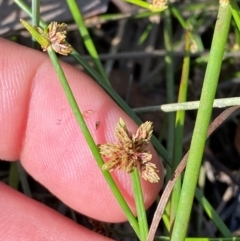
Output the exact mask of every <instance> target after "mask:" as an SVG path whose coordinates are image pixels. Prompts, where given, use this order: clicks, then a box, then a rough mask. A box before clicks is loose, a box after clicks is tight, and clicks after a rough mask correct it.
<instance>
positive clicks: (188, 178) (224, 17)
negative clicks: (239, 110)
mask: <svg viewBox="0 0 240 241" xmlns="http://www.w3.org/2000/svg"><path fill="white" fill-rule="evenodd" d="M230 20H231V11H230V6H229V5H227V6H226V5H221V4H220V7H219V11H218V16H217V22H216V25H215V29H214V35H213V40H212V45H211V50H210V54H209V60H208V65H207V69H206V73H205V77H204V83H203V88H202V94H201V98H200V106H199V110H198V114H197V119H196V123H195V128H194V132H193V138H192V142H191V146H190V151H189V157H188V162H187V166H186V171H185V175H184V179H183V185H182V191H181V196H180V201H179V206H178V211H177V215H176V219H175V223H174V227H173V231H172V237H171V241H183V240H184V239H185V237H186V233H187V228H188V222H189V218H190V213H191V207H192V204H193V198H194V193H195V189H196V184H197V180H198V175H199V170H200V165H201V160H202V156H203V151H204V146H205V141H206V136H207V130H208V125H209V122H210V117H211V114H212V104H213V100H214V97H215V93H216V89H217V84H218V78H219V75H220V70H221V65H222V59H223V55H224V50H225V45H226V40H227V36H228V31H229V26H230ZM186 207H187V208H186Z"/></svg>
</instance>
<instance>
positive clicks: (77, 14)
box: [66, 0, 110, 85]
mask: <svg viewBox="0 0 240 241" xmlns="http://www.w3.org/2000/svg"><path fill="white" fill-rule="evenodd" d="M66 2H67V4H68V7H69V9H70V12H71V13H72V16H73V18H74V21H75V22H76V24H77V26H78V29H79V32H80V34H81V36H82V38H83V41H84V44H85V47H86V48H87V50H88V52H89V54H90V56H91V57H92V60H93V62H94V64H95V66H96V69H97V70H98V72H99V73H100V75H101V76H102V78H103V79H104V81H106V83H108V84H109V85H110V82H109V80H108V78H107V75H106V73H105V71H104V69H103V66H102V63H101V61H100V59H99V56H98V53H97V50H96V48H95V45H94V43H93V41H92V38H91V36H90V34H89V32H88V29H87V27H86V25H85V21H84V19H83V16H82V13H81V11H80V9H79V8H78V5H77V3H76V1H75V0H66Z"/></svg>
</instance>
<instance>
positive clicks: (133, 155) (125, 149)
mask: <svg viewBox="0 0 240 241" xmlns="http://www.w3.org/2000/svg"><path fill="white" fill-rule="evenodd" d="M152 131H153V125H152V122H150V121H147V122H145V123H143V124H142V125H141V126H140V127H139V128H138V130H137V132H136V134H132V133H131V132H130V131H128V129H127V127H126V124H125V123H124V121H123V120H122V119H121V118H120V120H119V122H118V123H117V125H116V128H115V135H116V137H117V139H118V141H117V142H116V143H106V144H102V145H99V149H100V153H101V155H102V156H103V157H105V158H106V159H107V162H106V163H105V164H104V165H103V167H102V169H103V170H109V171H110V172H111V171H113V170H123V171H125V172H127V173H131V172H132V171H133V170H134V168H137V167H139V170H140V174H141V176H142V178H143V179H145V180H147V181H149V182H151V183H154V182H158V181H159V180H160V178H159V176H158V174H157V172H158V170H157V167H156V165H155V164H154V163H151V162H150V161H151V159H152V154H151V153H150V152H149V151H147V150H146V148H147V146H148V144H149V142H150V138H151V136H152Z"/></svg>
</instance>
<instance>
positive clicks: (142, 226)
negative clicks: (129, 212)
mask: <svg viewBox="0 0 240 241" xmlns="http://www.w3.org/2000/svg"><path fill="white" fill-rule="evenodd" d="M131 178H132V185H133V192H134V199H135V204H136V209H137V217H138V224H139V231H140V236H141V241H146V240H147V235H148V223H147V215H146V210H145V205H144V200H143V193H142V187H141V182H140V177H139V170H138V168H135V170H134V171H133V172H132V173H131Z"/></svg>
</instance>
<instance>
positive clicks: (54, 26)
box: [37, 22, 73, 55]
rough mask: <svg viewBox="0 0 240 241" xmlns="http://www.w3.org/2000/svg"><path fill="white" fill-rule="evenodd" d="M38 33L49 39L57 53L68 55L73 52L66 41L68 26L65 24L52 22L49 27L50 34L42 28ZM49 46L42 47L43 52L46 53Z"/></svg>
mask: <svg viewBox="0 0 240 241" xmlns="http://www.w3.org/2000/svg"><path fill="white" fill-rule="evenodd" d="M37 30H38V32H39V33H40V34H42V35H44V36H45V37H47V38H48V39H49V41H50V42H51V44H50V45H51V46H52V48H53V49H54V51H55V52H57V53H59V54H62V55H68V54H69V53H71V52H72V50H73V49H72V46H71V45H70V44H68V43H67V41H66V34H67V25H66V24H65V23H61V24H58V23H57V22H51V23H50V24H49V25H48V32H47V33H45V32H44V31H43V30H42V29H41V28H39V27H38V28H37ZM48 47H49V46H42V49H43V51H46V50H47V48H48Z"/></svg>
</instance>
